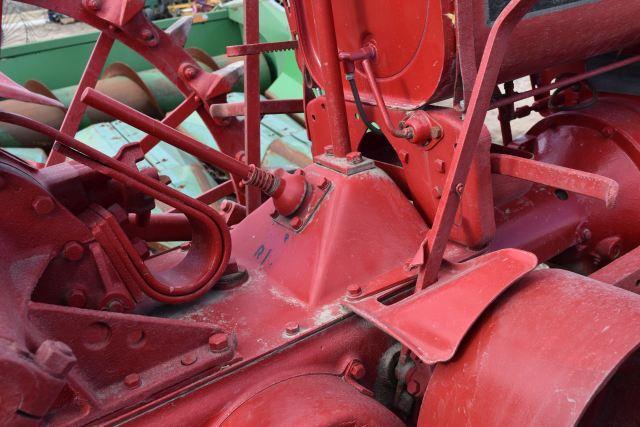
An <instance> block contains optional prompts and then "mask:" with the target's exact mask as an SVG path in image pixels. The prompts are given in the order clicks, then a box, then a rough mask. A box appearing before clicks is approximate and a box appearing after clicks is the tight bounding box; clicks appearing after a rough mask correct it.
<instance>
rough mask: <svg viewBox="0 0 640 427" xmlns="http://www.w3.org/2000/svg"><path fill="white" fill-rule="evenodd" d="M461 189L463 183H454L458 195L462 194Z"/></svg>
mask: <svg viewBox="0 0 640 427" xmlns="http://www.w3.org/2000/svg"><path fill="white" fill-rule="evenodd" d="M463 191H464V184H463V183H461V182H459V183H458V184H456V193H458V196H462V192H463Z"/></svg>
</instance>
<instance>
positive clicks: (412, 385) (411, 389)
mask: <svg viewBox="0 0 640 427" xmlns="http://www.w3.org/2000/svg"><path fill="white" fill-rule="evenodd" d="M407 393H409V394H410V395H412V396H415V395H417V394H418V393H420V384H419V383H418V382H417V381H415V380H411V381H409V384H407Z"/></svg>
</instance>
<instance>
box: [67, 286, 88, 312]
mask: <svg viewBox="0 0 640 427" xmlns="http://www.w3.org/2000/svg"><path fill="white" fill-rule="evenodd" d="M67 304H68V305H69V307H76V308H84V307H85V306H86V305H87V294H86V293H85V291H83V290H82V289H72V290H71V292H69V294H68V295H67Z"/></svg>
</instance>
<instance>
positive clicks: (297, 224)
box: [289, 216, 302, 230]
mask: <svg viewBox="0 0 640 427" xmlns="http://www.w3.org/2000/svg"><path fill="white" fill-rule="evenodd" d="M289 225H290V226H291V227H293V228H295V229H296V230H299V229H300V228H302V220H301V219H300V217H299V216H294V217H293V218H291V220H289Z"/></svg>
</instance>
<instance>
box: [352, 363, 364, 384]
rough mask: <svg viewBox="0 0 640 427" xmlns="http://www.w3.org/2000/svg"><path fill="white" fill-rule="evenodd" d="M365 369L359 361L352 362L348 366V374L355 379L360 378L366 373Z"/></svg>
mask: <svg viewBox="0 0 640 427" xmlns="http://www.w3.org/2000/svg"><path fill="white" fill-rule="evenodd" d="M366 373H367V370H366V368H365V367H364V365H363V364H362V363H360V362H353V364H352V365H351V367H350V368H349V375H350V376H351V377H352V378H355V379H356V380H361V379H362V378H364V376H365V375H366Z"/></svg>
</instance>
